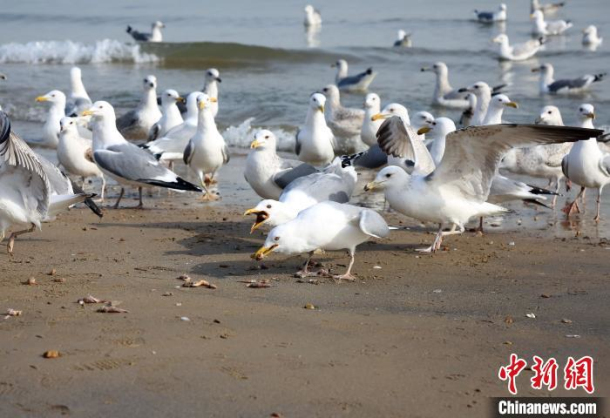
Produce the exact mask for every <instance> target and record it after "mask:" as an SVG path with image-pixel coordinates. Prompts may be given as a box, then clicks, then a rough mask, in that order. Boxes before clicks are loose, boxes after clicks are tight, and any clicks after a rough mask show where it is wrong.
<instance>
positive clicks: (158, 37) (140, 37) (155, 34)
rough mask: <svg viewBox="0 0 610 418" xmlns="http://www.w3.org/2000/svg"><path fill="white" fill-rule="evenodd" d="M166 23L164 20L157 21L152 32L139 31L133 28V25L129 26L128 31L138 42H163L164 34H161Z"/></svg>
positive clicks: (152, 26)
mask: <svg viewBox="0 0 610 418" xmlns="http://www.w3.org/2000/svg"><path fill="white" fill-rule="evenodd" d="M164 27H165V25H164V24H163V22H160V21H158V20H157V21H156V22H154V23H153V24H152V25H151V32H150V33H147V32H138V31H137V30H135V29H133V28H132V27H131V26H127V33H128V34H130V35H131V37H132V38H133V39H134V40H135V41H138V42H163V35H162V34H161V29H163V28H164Z"/></svg>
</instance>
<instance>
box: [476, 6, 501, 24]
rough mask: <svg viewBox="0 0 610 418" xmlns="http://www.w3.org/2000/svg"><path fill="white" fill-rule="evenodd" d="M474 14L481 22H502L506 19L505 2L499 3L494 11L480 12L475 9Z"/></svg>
mask: <svg viewBox="0 0 610 418" xmlns="http://www.w3.org/2000/svg"><path fill="white" fill-rule="evenodd" d="M474 15H475V17H476V19H477V20H478V21H479V22H482V23H492V22H504V21H506V4H504V3H502V4H500V6H498V11H496V12H480V11H478V10H475V11H474Z"/></svg>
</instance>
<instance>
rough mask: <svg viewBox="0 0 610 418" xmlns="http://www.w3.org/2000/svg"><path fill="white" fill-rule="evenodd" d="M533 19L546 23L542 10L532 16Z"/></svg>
mask: <svg viewBox="0 0 610 418" xmlns="http://www.w3.org/2000/svg"><path fill="white" fill-rule="evenodd" d="M530 18H531V19H534V20H535V21H536V22H543V21H544V13H542V11H541V10H536V11H535V12H534V13H532V14H531V15H530Z"/></svg>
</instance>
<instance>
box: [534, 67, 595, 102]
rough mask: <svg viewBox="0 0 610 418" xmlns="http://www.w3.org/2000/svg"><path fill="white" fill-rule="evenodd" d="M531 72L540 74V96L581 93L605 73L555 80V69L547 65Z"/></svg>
mask: <svg viewBox="0 0 610 418" xmlns="http://www.w3.org/2000/svg"><path fill="white" fill-rule="evenodd" d="M532 72H533V73H537V72H539V73H540V94H548V93H574V92H581V91H583V90H585V89H586V88H588V87H589V86H590V85H591V84H593V83H596V82H598V81H602V80H603V79H604V77H605V76H606V73H601V74H586V75H583V76H581V77H578V78H572V79H562V80H555V79H554V78H553V75H554V73H555V69H554V68H553V66H552V65H551V64H549V63H546V64H542V65H541V66H540V67H536V68H532Z"/></svg>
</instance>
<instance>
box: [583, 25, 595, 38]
mask: <svg viewBox="0 0 610 418" xmlns="http://www.w3.org/2000/svg"><path fill="white" fill-rule="evenodd" d="M582 33H584V34H585V35H589V36H594V35H597V27H596V26H594V25H589V26H587V27H586V28H584V29H583V30H582Z"/></svg>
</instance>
